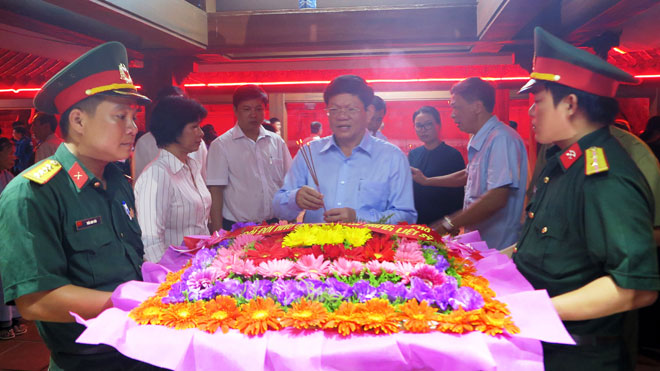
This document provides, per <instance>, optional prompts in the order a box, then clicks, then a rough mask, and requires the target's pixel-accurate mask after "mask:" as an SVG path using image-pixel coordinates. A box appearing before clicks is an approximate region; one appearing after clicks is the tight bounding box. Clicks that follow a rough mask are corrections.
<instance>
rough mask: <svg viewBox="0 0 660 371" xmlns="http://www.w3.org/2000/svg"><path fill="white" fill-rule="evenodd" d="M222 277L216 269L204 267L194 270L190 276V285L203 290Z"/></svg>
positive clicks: (193, 288) (194, 288)
mask: <svg viewBox="0 0 660 371" xmlns="http://www.w3.org/2000/svg"><path fill="white" fill-rule="evenodd" d="M219 278H220V277H219V275H218V274H217V272H216V270H215V269H208V268H207V269H203V270H199V271H195V272H193V273H192V274H191V275H190V277H189V278H188V287H190V289H191V290H193V291H197V292H199V291H201V290H204V289H206V288H209V287H211V286H213V284H214V283H215V281H216V280H218V279H219Z"/></svg>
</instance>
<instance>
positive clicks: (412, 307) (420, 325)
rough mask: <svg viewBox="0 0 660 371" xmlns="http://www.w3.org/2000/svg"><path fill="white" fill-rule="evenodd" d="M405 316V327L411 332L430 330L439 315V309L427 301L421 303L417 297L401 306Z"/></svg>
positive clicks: (402, 315)
mask: <svg viewBox="0 0 660 371" xmlns="http://www.w3.org/2000/svg"><path fill="white" fill-rule="evenodd" d="M399 310H400V311H401V317H402V318H403V328H405V329H406V330H407V331H410V332H429V331H431V327H432V326H434V323H435V321H436V319H437V316H438V311H437V309H435V308H433V307H431V306H429V305H428V304H427V303H426V301H423V302H421V303H419V302H417V300H416V299H412V300H408V301H407V302H405V303H404V304H403V305H400V306H399Z"/></svg>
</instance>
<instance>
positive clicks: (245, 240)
mask: <svg viewBox="0 0 660 371" xmlns="http://www.w3.org/2000/svg"><path fill="white" fill-rule="evenodd" d="M263 239H264V236H262V235H260V234H239V235H238V236H236V238H234V243H233V244H232V245H231V247H232V248H233V247H236V248H239V249H242V248H244V247H245V246H246V245H249V244H251V243H253V242H258V241H261V240H263Z"/></svg>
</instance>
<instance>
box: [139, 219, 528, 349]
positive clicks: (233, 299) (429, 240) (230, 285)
mask: <svg viewBox="0 0 660 371" xmlns="http://www.w3.org/2000/svg"><path fill="white" fill-rule="evenodd" d="M198 245H199V246H198V247H202V248H201V249H200V250H199V251H198V252H197V253H196V255H195V256H194V258H193V259H192V261H191V262H190V264H189V265H187V266H186V267H184V268H183V269H181V270H179V271H178V272H173V273H170V274H168V276H167V279H166V281H165V282H164V283H163V284H161V286H160V287H159V289H158V291H157V293H156V295H155V296H153V297H151V298H149V299H147V300H146V301H144V302H143V303H142V304H141V305H140V306H138V307H136V308H135V309H133V310H132V311H131V313H130V317H131V318H133V319H134V320H135V321H136V322H138V323H140V324H152V325H163V326H168V327H172V328H176V329H187V328H198V329H200V330H203V331H206V332H209V333H214V332H216V331H217V330H218V329H221V330H222V331H223V332H225V333H226V332H227V331H228V330H229V329H230V328H234V329H238V330H240V331H241V332H242V333H244V334H248V335H258V334H262V333H264V332H266V331H268V330H280V329H282V328H285V327H292V328H296V329H318V330H329V331H337V332H338V333H339V334H341V335H344V336H348V335H349V334H351V333H359V332H372V333H376V334H379V333H386V334H390V333H395V332H398V331H406V332H414V333H423V332H430V331H442V332H452V333H464V332H470V331H481V332H483V333H486V334H489V335H497V334H502V333H504V332H506V333H510V334H514V333H517V332H518V328H517V327H516V326H515V325H514V323H513V321H512V319H511V317H510V315H509V311H508V310H507V308H506V306H505V305H504V304H503V303H501V302H499V301H497V300H495V298H494V296H495V293H494V292H493V291H492V290H491V289H490V288H489V283H488V281H487V280H486V279H485V278H483V277H480V276H476V275H475V269H474V266H473V264H472V261H473V260H475V259H479V257H480V256H479V254H478V253H471V252H469V250H468V249H466V248H465V247H463V246H460V245H455V246H450V248H447V247H446V246H445V244H444V243H443V242H442V241H441V240H440V238H439V236H437V234H434V233H433V232H432V231H431V230H430V229H429V228H428V227H426V226H422V225H397V226H392V225H382V224H357V223H356V224H286V225H270V226H254V225H240V226H239V228H237V230H235V231H232V232H230V233H227V232H224V231H222V232H220V233H216V234H215V235H214V236H213V237H212V238H211V239H207V240H202V241H200V242H199V243H198ZM466 251H468V253H466Z"/></svg>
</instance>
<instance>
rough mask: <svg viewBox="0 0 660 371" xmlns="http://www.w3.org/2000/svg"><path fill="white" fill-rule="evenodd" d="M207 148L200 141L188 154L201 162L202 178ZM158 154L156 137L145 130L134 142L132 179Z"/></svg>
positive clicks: (204, 176) (204, 170) (135, 178)
mask: <svg viewBox="0 0 660 371" xmlns="http://www.w3.org/2000/svg"><path fill="white" fill-rule="evenodd" d="M207 153H208V149H206V144H204V141H202V143H200V145H199V149H198V150H197V151H195V152H193V153H191V154H190V157H192V158H194V159H195V160H197V163H198V164H201V173H202V178H203V179H206V155H207ZM157 156H158V146H157V145H156V138H154V135H153V134H151V132H146V133H145V134H144V135H143V136H141V137H140V139H138V141H137V143H135V153H133V180H134V181H135V180H137V178H139V177H140V174H142V172H143V171H144V168H146V167H147V165H148V164H149V163H150V162H151V161H153V160H155V159H156V157H157Z"/></svg>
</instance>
